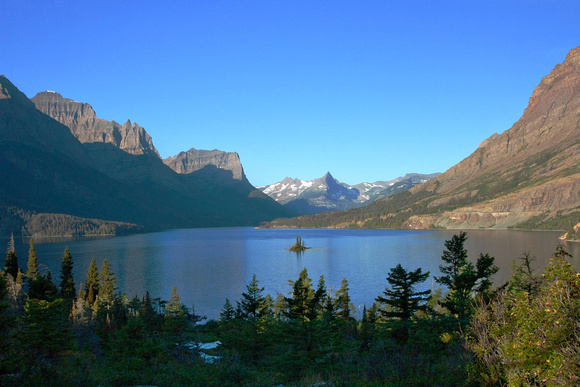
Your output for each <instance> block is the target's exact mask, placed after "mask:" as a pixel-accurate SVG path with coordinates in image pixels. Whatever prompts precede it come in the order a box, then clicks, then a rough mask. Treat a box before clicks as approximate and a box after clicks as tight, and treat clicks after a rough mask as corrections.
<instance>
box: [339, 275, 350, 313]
mask: <svg viewBox="0 0 580 387" xmlns="http://www.w3.org/2000/svg"><path fill="white" fill-rule="evenodd" d="M336 307H337V310H338V316H340V317H342V318H343V319H344V320H348V319H349V318H350V307H351V303H350V295H349V294H348V281H347V280H346V278H343V279H342V281H341V283H340V288H339V289H338V290H337V292H336Z"/></svg>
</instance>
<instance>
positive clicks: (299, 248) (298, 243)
mask: <svg viewBox="0 0 580 387" xmlns="http://www.w3.org/2000/svg"><path fill="white" fill-rule="evenodd" d="M309 248H310V247H306V246H304V241H303V240H302V238H300V236H297V237H296V243H295V244H293V245H292V246H290V247H289V248H288V251H296V252H301V251H304V250H308V249H309Z"/></svg>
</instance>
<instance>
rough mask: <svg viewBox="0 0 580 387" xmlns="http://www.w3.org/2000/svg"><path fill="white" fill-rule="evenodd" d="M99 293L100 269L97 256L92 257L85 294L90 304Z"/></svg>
mask: <svg viewBox="0 0 580 387" xmlns="http://www.w3.org/2000/svg"><path fill="white" fill-rule="evenodd" d="M98 294H99V270H98V268H97V263H96V262H95V258H94V257H93V259H91V264H90V265H89V271H88V273H87V283H86V284H85V296H86V299H87V302H88V303H89V305H92V304H93V303H94V302H95V300H96V298H97V295H98Z"/></svg>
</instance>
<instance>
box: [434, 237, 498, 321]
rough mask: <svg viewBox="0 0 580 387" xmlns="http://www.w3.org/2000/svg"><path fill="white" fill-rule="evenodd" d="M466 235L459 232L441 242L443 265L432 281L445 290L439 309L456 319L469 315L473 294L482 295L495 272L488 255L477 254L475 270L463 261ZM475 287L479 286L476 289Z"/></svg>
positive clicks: (496, 269)
mask: <svg viewBox="0 0 580 387" xmlns="http://www.w3.org/2000/svg"><path fill="white" fill-rule="evenodd" d="M466 235H467V234H466V233H465V232H463V231H462V232H460V233H459V235H457V234H456V235H453V237H452V238H451V239H450V240H447V241H445V247H446V248H447V250H445V251H443V255H442V256H441V259H442V260H443V261H444V262H445V263H447V265H446V266H444V265H440V266H439V269H440V270H441V273H443V275H442V276H440V277H435V281H436V282H438V283H440V284H442V285H445V286H447V288H448V289H449V291H448V293H447V294H446V296H445V298H443V300H440V301H439V303H440V305H441V306H443V307H445V308H447V309H448V310H449V311H450V312H451V313H452V314H456V315H457V316H458V317H459V318H460V319H465V318H467V317H469V316H470V315H471V313H472V312H473V308H472V301H473V296H474V293H475V292H478V293H480V294H485V293H486V292H487V291H488V290H489V289H490V288H491V279H490V278H491V276H492V275H493V274H495V273H497V271H498V268H497V267H496V266H494V260H495V259H494V257H491V256H489V254H486V255H483V254H480V255H479V258H478V260H477V263H476V267H474V266H473V264H472V263H471V262H469V261H468V260H467V250H466V249H465V248H464V244H465V241H466V240H467V236H466ZM478 283H479V286H476V285H477V284H478Z"/></svg>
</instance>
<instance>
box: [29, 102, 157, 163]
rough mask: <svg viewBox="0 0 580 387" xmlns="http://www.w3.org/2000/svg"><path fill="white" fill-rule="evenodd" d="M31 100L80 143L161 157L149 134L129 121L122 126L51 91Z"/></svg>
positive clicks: (89, 107)
mask: <svg viewBox="0 0 580 387" xmlns="http://www.w3.org/2000/svg"><path fill="white" fill-rule="evenodd" d="M31 100H32V102H34V105H35V106H36V108H37V109H38V110H40V111H41V112H43V113H44V114H46V115H48V116H50V117H52V118H54V119H55V120H57V121H58V122H60V123H61V124H63V125H66V126H67V127H68V128H69V129H70V131H71V133H72V134H73V135H74V136H75V137H76V138H77V139H78V140H79V141H80V142H82V143H93V142H104V143H110V144H113V145H114V146H116V147H117V148H120V149H122V150H124V151H125V152H127V153H130V154H135V155H142V154H148V155H152V156H154V157H157V158H160V157H159V153H158V152H157V149H155V147H154V146H153V140H152V139H151V136H149V134H148V133H147V132H146V131H145V129H143V128H142V127H141V126H139V125H137V124H132V123H131V121H130V120H127V122H125V123H124V124H123V125H121V124H119V123H117V122H115V121H106V120H103V119H100V118H99V117H97V114H96V113H95V111H94V109H93V108H92V106H91V105H89V104H87V103H82V102H78V101H74V100H72V99H69V98H64V97H63V96H61V95H60V94H59V93H57V92H54V91H43V92H41V93H38V94H36V95H35V96H34V97H33V98H32V99H31Z"/></svg>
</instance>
